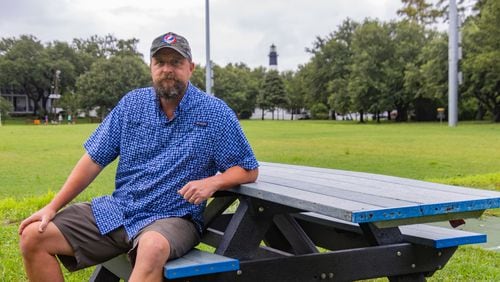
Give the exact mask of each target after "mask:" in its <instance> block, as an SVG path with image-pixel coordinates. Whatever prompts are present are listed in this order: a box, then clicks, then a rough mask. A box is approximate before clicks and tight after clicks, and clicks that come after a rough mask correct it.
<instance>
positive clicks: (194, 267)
mask: <svg viewBox="0 0 500 282" xmlns="http://www.w3.org/2000/svg"><path fill="white" fill-rule="evenodd" d="M239 268H240V263H239V261H238V260H237V259H233V258H228V257H225V256H221V255H217V254H213V253H208V252H204V251H200V250H197V249H193V250H191V251H190V252H189V253H187V254H185V255H184V256H182V257H180V258H178V259H174V260H171V261H168V262H167V264H166V265H165V267H164V275H165V277H166V278H167V279H175V278H182V277H191V276H198V275H205V274H213V273H219V272H227V271H235V270H238V269H239Z"/></svg>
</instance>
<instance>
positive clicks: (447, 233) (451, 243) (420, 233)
mask: <svg viewBox="0 0 500 282" xmlns="http://www.w3.org/2000/svg"><path fill="white" fill-rule="evenodd" d="M294 217H296V218H298V219H301V220H305V221H309V222H314V223H316V224H320V225H325V226H331V227H334V228H337V229H341V230H346V231H349V232H353V233H357V234H362V231H361V228H360V227H359V225H358V224H356V223H352V222H348V221H343V220H339V219H336V218H332V217H328V216H324V215H320V214H316V213H310V212H306V213H300V214H296V215H294ZM399 229H400V230H401V234H402V235H403V238H404V240H405V241H407V242H410V243H414V244H419V245H425V246H429V247H433V248H447V247H456V246H460V245H466V244H479V243H485V242H486V241H487V237H486V235H485V234H480V233H474V232H468V231H462V230H458V229H450V228H445V227H439V226H432V225H426V224H413V225H404V226H400V227H399Z"/></svg>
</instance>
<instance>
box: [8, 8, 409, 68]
mask: <svg viewBox="0 0 500 282" xmlns="http://www.w3.org/2000/svg"><path fill="white" fill-rule="evenodd" d="M401 7H402V3H401V1H400V0H251V1H249V0H246V1H245V0H211V1H210V41H211V44H210V47H211V48H210V53H211V56H210V57H211V60H212V61H213V62H214V63H216V64H218V65H220V66H225V65H226V64H228V63H239V62H243V63H245V64H246V65H248V66H250V67H251V68H255V67H258V66H267V65H268V62H269V59H268V54H269V48H270V46H271V44H275V45H276V47H277V51H278V69H279V70H280V71H282V70H296V69H297V67H298V66H299V65H301V64H305V63H307V62H308V61H309V59H310V57H311V55H310V54H309V53H307V52H306V51H305V49H306V48H310V47H312V46H313V42H314V41H315V40H316V37H317V36H320V37H323V38H324V37H326V36H328V34H329V33H331V32H333V31H335V30H336V29H337V27H338V26H339V25H340V24H341V23H342V22H343V21H344V20H345V19H347V18H350V19H353V20H355V21H360V22H361V21H363V19H365V18H371V19H379V20H381V21H390V20H393V19H394V20H396V19H398V16H397V13H396V12H397V10H398V9H400V8H401ZM168 31H173V32H176V33H178V34H180V35H183V36H184V37H186V38H187V39H188V41H189V43H190V45H191V49H192V54H193V60H194V62H195V63H197V64H200V65H203V66H204V65H205V63H206V55H205V54H206V53H205V50H206V48H205V1H204V0H181V1H179V0H178V1H171V0H142V1H136V0H43V1H40V0H0V37H2V38H5V37H19V36H20V35H22V34H31V35H34V36H35V37H37V38H38V39H39V40H40V41H41V42H43V43H47V42H50V41H54V40H58V41H66V42H69V43H70V42H71V41H72V40H73V38H89V37H90V36H92V35H99V36H105V35H107V34H112V35H114V36H115V37H116V38H119V39H130V38H137V39H139V44H138V49H139V52H141V53H142V54H143V55H144V57H145V60H146V61H147V60H149V48H150V44H151V41H152V40H153V39H154V38H155V37H157V36H159V35H161V34H163V33H166V32H168Z"/></svg>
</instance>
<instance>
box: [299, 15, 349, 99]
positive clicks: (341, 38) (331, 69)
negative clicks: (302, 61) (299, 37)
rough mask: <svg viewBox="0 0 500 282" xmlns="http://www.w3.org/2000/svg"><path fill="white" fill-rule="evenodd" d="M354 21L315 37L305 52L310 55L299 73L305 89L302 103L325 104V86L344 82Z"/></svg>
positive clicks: (347, 72) (347, 74)
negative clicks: (322, 35) (335, 82)
mask: <svg viewBox="0 0 500 282" xmlns="http://www.w3.org/2000/svg"><path fill="white" fill-rule="evenodd" d="M358 26H359V24H358V23H357V22H354V21H352V20H351V19H346V20H344V21H343V22H342V24H341V25H340V26H338V30H337V31H335V32H332V33H330V34H329V35H328V36H327V37H325V38H321V37H317V38H316V41H315V42H314V43H313V44H314V46H313V48H310V49H306V51H308V52H309V53H311V54H312V55H313V57H312V58H311V61H310V62H309V63H308V64H307V65H306V66H305V67H304V68H303V70H302V71H301V73H302V75H303V77H304V82H305V83H306V87H307V89H308V91H307V93H306V102H307V104H308V105H309V106H312V105H314V104H317V103H323V104H327V103H328V99H329V97H330V96H331V94H332V93H331V89H329V83H330V82H331V81H332V80H334V79H348V77H349V75H350V69H349V68H350V65H351V60H352V39H353V35H354V31H355V30H356V28H357V27H358Z"/></svg>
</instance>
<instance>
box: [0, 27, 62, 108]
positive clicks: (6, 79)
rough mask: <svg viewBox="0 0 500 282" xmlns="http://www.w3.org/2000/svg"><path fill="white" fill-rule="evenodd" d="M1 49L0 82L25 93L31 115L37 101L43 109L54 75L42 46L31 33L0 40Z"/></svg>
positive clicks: (36, 106)
mask: <svg viewBox="0 0 500 282" xmlns="http://www.w3.org/2000/svg"><path fill="white" fill-rule="evenodd" d="M2 49H3V51H2V52H3V56H2V57H3V60H1V62H0V83H1V84H2V85H9V86H11V87H13V88H14V89H18V91H19V92H22V93H24V94H26V95H27V96H28V97H29V99H30V100H32V101H33V102H34V111H33V114H34V115H37V114H38V112H39V107H38V104H39V103H40V102H43V103H42V107H43V108H44V109H45V106H46V104H45V101H46V100H47V98H48V95H49V94H50V86H51V83H52V81H53V79H54V75H55V73H53V72H52V71H51V64H50V59H49V56H48V54H47V52H46V50H45V49H44V46H43V45H42V44H41V43H40V41H39V40H38V39H37V38H36V37H34V36H31V35H21V36H20V37H19V39H17V38H10V39H2ZM42 99H43V101H42Z"/></svg>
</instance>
